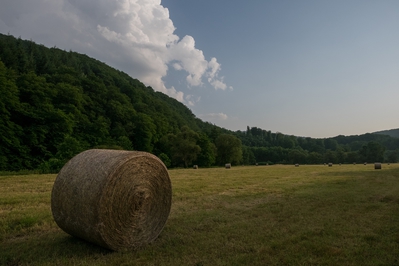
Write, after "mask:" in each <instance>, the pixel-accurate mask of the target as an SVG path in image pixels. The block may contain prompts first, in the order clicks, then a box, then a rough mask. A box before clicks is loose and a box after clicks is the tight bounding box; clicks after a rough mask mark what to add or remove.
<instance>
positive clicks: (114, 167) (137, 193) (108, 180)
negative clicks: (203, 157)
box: [51, 149, 172, 251]
mask: <svg viewBox="0 0 399 266" xmlns="http://www.w3.org/2000/svg"><path fill="white" fill-rule="evenodd" d="M171 203H172V186H171V182H170V178H169V174H168V170H167V168H166V166H165V165H164V164H163V163H162V161H161V160H160V159H158V157H156V156H154V155H152V154H150V153H146V152H138V151H122V150H100V149H93V150H87V151H84V152H82V153H80V154H78V155H76V156H75V157H73V158H72V159H71V160H70V161H69V162H68V163H66V164H65V165H64V167H63V168H62V169H61V171H60V172H59V174H58V176H57V178H56V180H55V182H54V186H53V189H52V193H51V210H52V213H53V217H54V220H55V222H56V223H57V224H58V226H59V227H60V228H61V229H62V230H64V231H65V232H66V233H68V234H70V235H72V236H75V237H78V238H81V239H84V240H86V241H88V242H91V243H94V244H97V245H99V246H102V247H105V248H108V249H111V250H115V251H119V250H133V249H137V248H140V247H142V246H145V245H146V244H148V243H150V242H152V241H153V240H155V239H156V238H157V237H158V235H159V234H160V233H161V231H162V229H163V227H164V226H165V223H166V221H167V219H168V216H169V213H170V209H171Z"/></svg>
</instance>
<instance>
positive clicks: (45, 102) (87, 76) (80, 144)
mask: <svg viewBox="0 0 399 266" xmlns="http://www.w3.org/2000/svg"><path fill="white" fill-rule="evenodd" d="M0 90H1V93H0V114H1V122H0V147H1V149H0V170H18V169H35V168H37V167H39V166H40V165H41V164H42V163H43V162H47V161H48V160H50V159H52V158H58V159H59V161H60V162H59V163H61V164H62V163H63V162H65V160H66V159H68V158H70V157H71V156H72V155H74V154H76V153H78V152H80V151H82V150H85V149H88V148H93V147H100V148H101V147H104V148H123V149H128V150H131V149H135V150H142V151H148V152H153V153H155V154H157V155H160V154H161V153H164V155H166V154H167V153H168V149H169V147H166V146H168V145H166V144H167V140H166V136H168V134H173V135H176V134H178V133H180V132H181V129H182V128H183V127H184V126H187V127H188V128H189V129H190V130H193V131H195V132H204V134H205V133H206V134H205V135H206V136H212V134H216V133H217V134H220V133H222V132H224V131H225V132H227V131H226V130H223V129H221V128H219V127H217V126H215V125H212V124H210V123H206V122H203V121H201V120H200V119H198V118H196V117H195V116H194V115H193V113H192V112H191V111H190V110H189V109H188V108H187V107H186V106H185V105H183V104H182V103H180V102H178V101H177V100H175V99H173V98H170V97H168V96H166V95H165V94H163V93H160V92H155V91H154V90H153V89H152V88H150V87H146V86H145V85H144V84H143V83H141V82H140V81H138V80H136V79H133V78H131V77H130V76H128V75H127V74H125V73H123V72H121V71H118V70H115V69H113V68H111V67H109V66H107V65H106V64H104V63H101V62H99V61H97V60H95V59H92V58H89V57H88V56H86V55H82V54H78V53H75V52H66V51H62V50H60V49H57V48H46V47H44V46H43V45H37V44H35V43H34V42H32V41H26V40H21V39H16V38H14V37H13V36H9V35H0ZM169 137H170V136H169ZM162 138H164V140H163V141H161V139H162ZM204 145H205V144H204ZM170 159H172V158H170ZM55 161H56V160H52V162H53V163H54V162H55Z"/></svg>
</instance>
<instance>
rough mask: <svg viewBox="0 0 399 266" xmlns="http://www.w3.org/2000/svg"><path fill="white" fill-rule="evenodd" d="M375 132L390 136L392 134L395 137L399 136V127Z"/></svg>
mask: <svg viewBox="0 0 399 266" xmlns="http://www.w3.org/2000/svg"><path fill="white" fill-rule="evenodd" d="M373 134H380V135H388V136H391V137H394V138H399V128H396V129H389V130H381V131H377V132H373Z"/></svg>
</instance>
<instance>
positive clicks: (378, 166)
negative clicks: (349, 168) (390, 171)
mask: <svg viewBox="0 0 399 266" xmlns="http://www.w3.org/2000/svg"><path fill="white" fill-rule="evenodd" d="M381 168H382V166H381V163H375V164H374V169H381Z"/></svg>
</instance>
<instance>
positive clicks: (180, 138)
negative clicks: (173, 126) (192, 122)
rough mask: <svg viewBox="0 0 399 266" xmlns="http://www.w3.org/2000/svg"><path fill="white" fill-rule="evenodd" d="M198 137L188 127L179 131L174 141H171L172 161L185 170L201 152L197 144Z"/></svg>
mask: <svg viewBox="0 0 399 266" xmlns="http://www.w3.org/2000/svg"><path fill="white" fill-rule="evenodd" d="M198 140H199V135H198V133H196V132H195V131H193V130H191V129H190V128H189V127H188V126H184V127H182V129H181V132H179V133H178V134H177V135H176V136H175V138H174V140H173V141H172V148H171V150H172V153H173V159H174V160H175V161H176V162H178V163H182V164H183V165H184V167H185V168H187V167H188V166H189V165H190V164H191V163H192V162H193V161H195V160H196V159H197V156H198V154H199V153H200V152H201V148H200V146H199V145H198V144H197V141H198Z"/></svg>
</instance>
